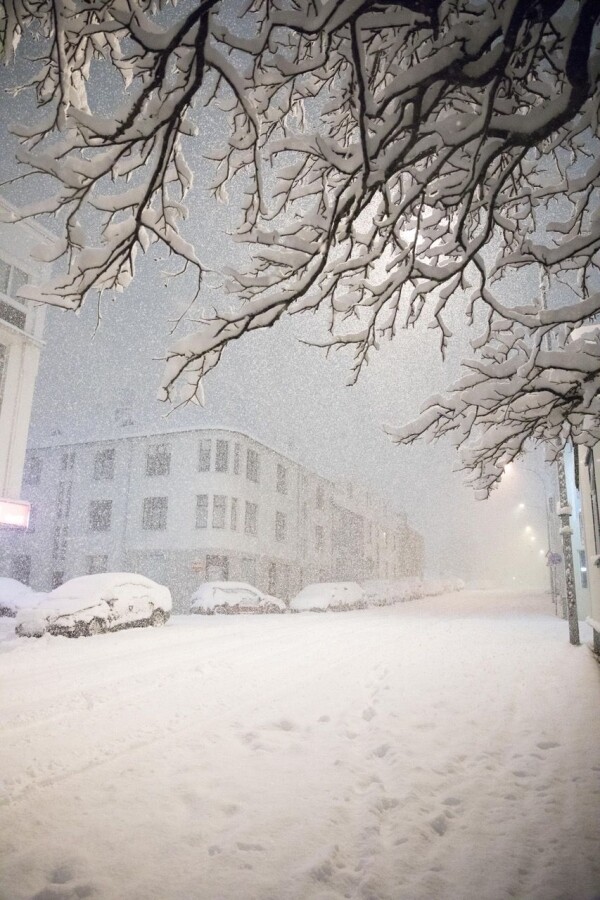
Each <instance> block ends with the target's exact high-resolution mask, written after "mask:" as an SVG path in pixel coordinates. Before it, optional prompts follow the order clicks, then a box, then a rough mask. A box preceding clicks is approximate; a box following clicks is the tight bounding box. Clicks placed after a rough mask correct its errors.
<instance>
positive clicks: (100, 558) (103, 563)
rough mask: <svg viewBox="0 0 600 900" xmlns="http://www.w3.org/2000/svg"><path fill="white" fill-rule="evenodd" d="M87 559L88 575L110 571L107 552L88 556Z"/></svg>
mask: <svg viewBox="0 0 600 900" xmlns="http://www.w3.org/2000/svg"><path fill="white" fill-rule="evenodd" d="M86 561H87V573H88V575H98V574H99V573H100V572H106V571H108V556H107V555H106V554H105V553H100V554H96V555H94V556H88V557H87V560H86Z"/></svg>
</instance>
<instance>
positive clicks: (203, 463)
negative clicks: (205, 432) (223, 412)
mask: <svg viewBox="0 0 600 900" xmlns="http://www.w3.org/2000/svg"><path fill="white" fill-rule="evenodd" d="M211 443H212V441H211V440H210V439H207V438H203V439H202V440H201V441H200V444H199V445H198V471H199V472H210V450H211V447H210V445H211Z"/></svg>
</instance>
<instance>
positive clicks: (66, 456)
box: [60, 450, 75, 472]
mask: <svg viewBox="0 0 600 900" xmlns="http://www.w3.org/2000/svg"><path fill="white" fill-rule="evenodd" d="M74 465H75V451H74V450H72V451H71V452H70V453H63V454H62V456H61V458H60V469H61V472H70V471H71V470H72V469H73V466H74Z"/></svg>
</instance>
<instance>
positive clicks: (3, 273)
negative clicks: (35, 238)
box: [0, 259, 10, 294]
mask: <svg viewBox="0 0 600 900" xmlns="http://www.w3.org/2000/svg"><path fill="white" fill-rule="evenodd" d="M9 276H10V266H9V264H8V263H7V262H4V260H3V259H0V291H2V293H3V294H8V279H9Z"/></svg>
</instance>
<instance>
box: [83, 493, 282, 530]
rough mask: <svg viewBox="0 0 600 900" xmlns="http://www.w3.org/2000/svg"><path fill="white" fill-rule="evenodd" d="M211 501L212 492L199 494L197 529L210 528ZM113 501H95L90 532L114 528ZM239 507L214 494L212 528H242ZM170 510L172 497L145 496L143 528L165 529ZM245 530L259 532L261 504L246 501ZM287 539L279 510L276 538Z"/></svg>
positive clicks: (92, 507) (91, 513)
mask: <svg viewBox="0 0 600 900" xmlns="http://www.w3.org/2000/svg"><path fill="white" fill-rule="evenodd" d="M209 500H210V497H209V495H208V494H198V495H197V496H196V528H208V527H209ZM112 506H113V502H112V500H92V501H90V505H89V512H88V526H89V530H90V531H110V528H111V523H112ZM238 506H239V501H238V499H237V497H226V496H225V495H224V494H214V495H213V497H212V517H211V519H210V525H211V527H212V528H216V529H224V528H227V524H228V523H229V528H230V529H231V530H232V531H237V530H238ZM168 511H169V498H168V497H145V498H144V500H143V503H142V528H143V529H145V530H146V531H164V530H165V529H166V527H167V514H168ZM244 531H245V533H246V534H257V533H258V503H251V502H250V501H249V500H246V502H245V505H244ZM286 539H287V517H286V515H285V513H282V512H279V511H277V512H276V513H275V540H276V541H285V540H286Z"/></svg>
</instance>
